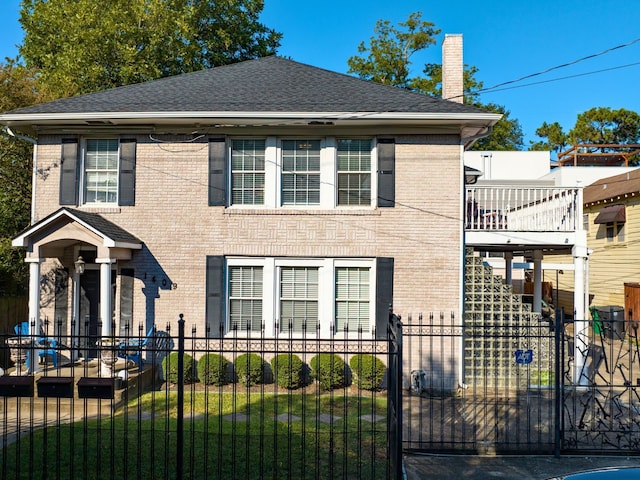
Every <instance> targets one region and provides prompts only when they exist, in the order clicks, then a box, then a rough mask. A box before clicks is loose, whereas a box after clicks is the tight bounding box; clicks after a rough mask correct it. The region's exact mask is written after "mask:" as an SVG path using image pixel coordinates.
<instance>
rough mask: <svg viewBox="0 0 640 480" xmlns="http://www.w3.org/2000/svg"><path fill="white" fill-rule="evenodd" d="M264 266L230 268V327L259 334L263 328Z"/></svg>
mask: <svg viewBox="0 0 640 480" xmlns="http://www.w3.org/2000/svg"><path fill="white" fill-rule="evenodd" d="M262 272H263V267H262V266H246V265H236V266H231V267H229V327H230V329H231V330H240V331H252V332H259V331H260V330H261V328H262V296H263V289H262V283H263V282H262Z"/></svg>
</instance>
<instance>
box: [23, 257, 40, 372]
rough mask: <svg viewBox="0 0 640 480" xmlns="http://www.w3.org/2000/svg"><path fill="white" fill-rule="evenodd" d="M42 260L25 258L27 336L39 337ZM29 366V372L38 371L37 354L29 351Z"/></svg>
mask: <svg viewBox="0 0 640 480" xmlns="http://www.w3.org/2000/svg"><path fill="white" fill-rule="evenodd" d="M43 261H44V259H42V258H30V257H28V258H26V259H25V262H27V263H28V264H29V335H34V336H36V335H39V334H40V329H41V328H42V323H41V322H40V264H41V263H42V262H43ZM30 357H31V365H27V369H28V371H29V372H31V373H34V372H38V371H40V368H39V366H38V363H39V360H40V357H39V356H38V352H37V351H36V350H35V349H34V350H31V354H30Z"/></svg>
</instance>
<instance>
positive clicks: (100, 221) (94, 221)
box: [14, 207, 142, 246]
mask: <svg viewBox="0 0 640 480" xmlns="http://www.w3.org/2000/svg"><path fill="white" fill-rule="evenodd" d="M61 216H65V217H67V218H69V219H71V220H75V221H80V222H82V223H84V224H85V225H86V226H88V227H89V228H91V229H93V230H94V231H95V232H96V233H98V234H99V235H100V236H102V237H103V238H107V239H110V240H113V242H114V243H116V244H127V245H141V244H142V242H141V241H140V239H138V238H137V237H136V236H135V235H132V234H131V233H129V232H127V231H126V230H125V229H123V228H122V227H119V226H118V225H116V224H115V223H113V222H110V221H109V220H107V219H106V218H104V217H103V216H101V215H99V214H97V213H90V212H83V211H81V210H75V209H72V208H66V207H63V208H59V209H58V210H56V211H55V212H53V213H51V214H49V215H47V216H46V217H44V218H43V219H41V220H39V221H38V222H36V223H34V224H33V225H30V226H29V227H27V228H25V229H24V230H23V231H22V232H20V233H19V234H18V235H16V237H15V238H14V240H15V239H19V238H26V237H29V236H31V235H33V234H34V233H36V232H38V231H39V230H40V229H41V228H43V227H46V226H47V225H49V223H50V222H51V221H54V220H55V219H57V218H59V217H61ZM14 246H20V245H14Z"/></svg>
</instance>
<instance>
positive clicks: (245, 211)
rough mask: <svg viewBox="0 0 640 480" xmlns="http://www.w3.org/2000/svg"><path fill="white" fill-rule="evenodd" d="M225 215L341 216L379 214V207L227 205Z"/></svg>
mask: <svg viewBox="0 0 640 480" xmlns="http://www.w3.org/2000/svg"><path fill="white" fill-rule="evenodd" d="M224 214H225V215H314V216H318V215H342V216H355V217H361V216H378V217H379V216H380V215H381V212H380V209H379V208H368V209H361V208H357V209H356V208H353V209H351V208H335V209H332V210H326V209H309V208H305V209H297V208H295V209H294V208H286V207H283V208H241V207H228V208H225V210H224Z"/></svg>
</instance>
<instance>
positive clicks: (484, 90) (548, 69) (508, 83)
mask: <svg viewBox="0 0 640 480" xmlns="http://www.w3.org/2000/svg"><path fill="white" fill-rule="evenodd" d="M638 42H640V38H636V39H635V40H631V41H630V42H627V43H623V44H622V45H617V46H615V47H611V48H607V49H606V50H603V51H601V52H598V53H594V54H592V55H587V56H586V57H582V58H578V59H577V60H573V61H571V62H567V63H563V64H561V65H556V66H555V67H550V68H547V69H546V70H542V71H540V72H536V73H531V74H529V75H525V76H524V77H520V78H517V79H515V80H508V81H506V82H502V83H498V84H496V85H493V86H492V87H486V88H482V89H480V90H478V92H486V91H487V90H493V89H495V88H498V87H502V86H504V85H510V84H512V83H517V82H521V81H523V80H526V79H527V78H532V77H537V76H540V75H544V74H545V73H549V72H552V71H553V70H558V69H560V68H566V67H569V66H571V65H575V64H577V63H580V62H584V61H585V60H590V59H592V58H596V57H600V56H602V55H605V54H607V53H610V52H612V51H614V50H618V49H621V48H625V47H629V46H631V45H634V44H636V43H638ZM478 92H476V93H478Z"/></svg>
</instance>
